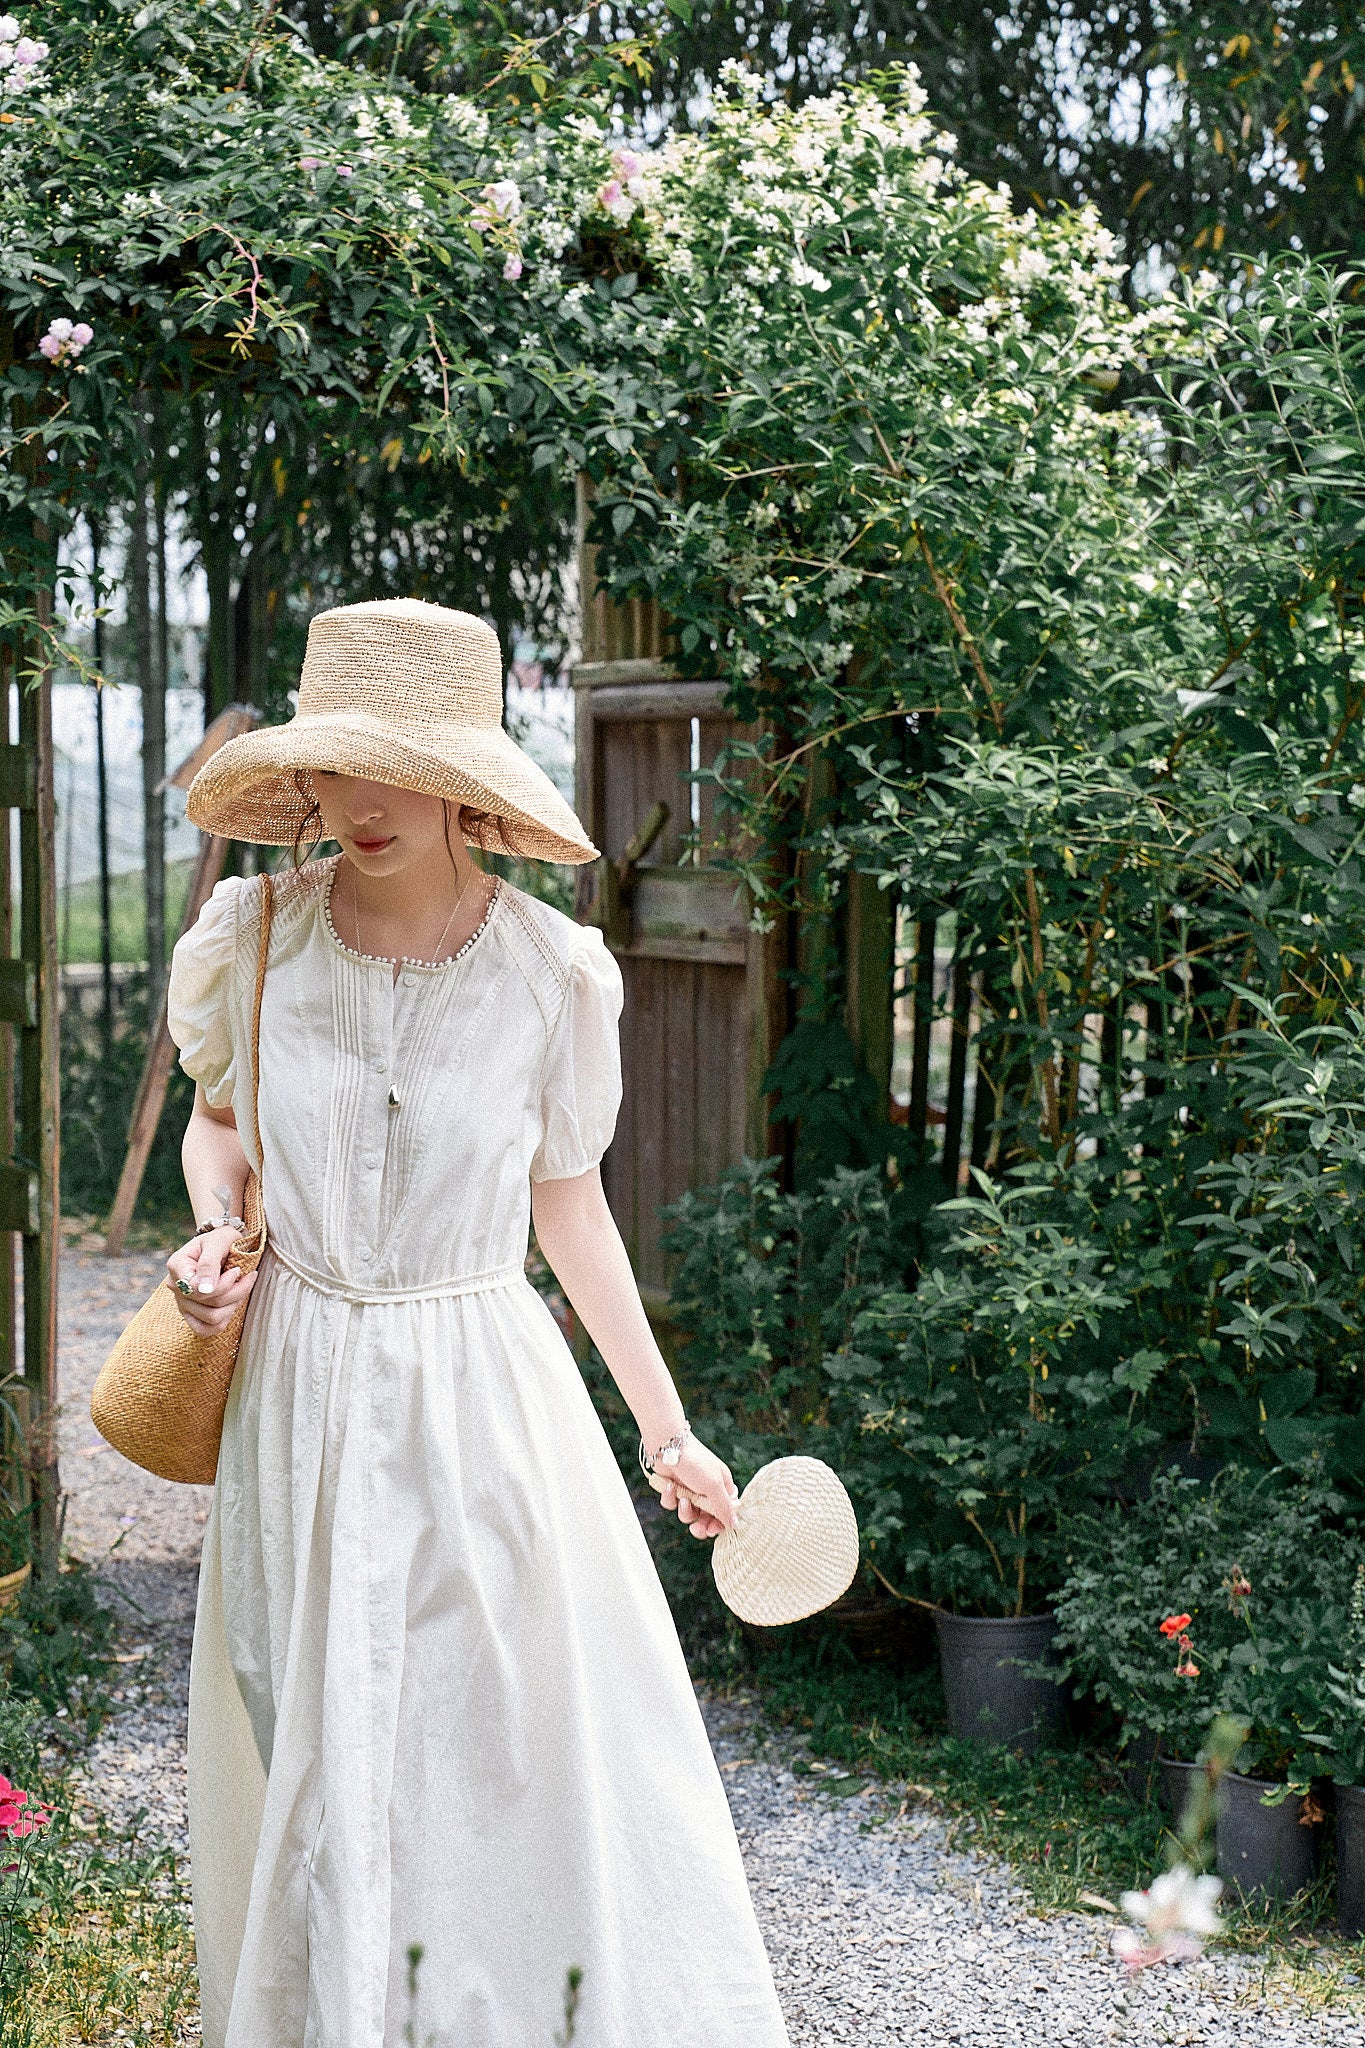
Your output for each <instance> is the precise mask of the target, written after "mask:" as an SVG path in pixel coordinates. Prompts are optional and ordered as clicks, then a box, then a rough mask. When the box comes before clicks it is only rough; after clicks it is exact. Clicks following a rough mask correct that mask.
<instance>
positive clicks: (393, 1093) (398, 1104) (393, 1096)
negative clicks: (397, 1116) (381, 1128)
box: [389, 1088, 403, 1109]
mask: <svg viewBox="0 0 1365 2048" xmlns="http://www.w3.org/2000/svg"><path fill="white" fill-rule="evenodd" d="M402 1107H403V1101H402V1097H401V1096H400V1095H399V1093H398V1090H397V1089H396V1088H390V1090H389V1108H390V1109H401V1108H402Z"/></svg>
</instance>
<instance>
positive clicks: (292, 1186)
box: [169, 861, 787, 2048]
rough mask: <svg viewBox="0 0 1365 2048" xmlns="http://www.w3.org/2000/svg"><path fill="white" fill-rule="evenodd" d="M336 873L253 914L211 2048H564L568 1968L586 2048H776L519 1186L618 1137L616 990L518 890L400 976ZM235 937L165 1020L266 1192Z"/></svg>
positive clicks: (212, 933) (208, 2014) (676, 1650)
mask: <svg viewBox="0 0 1365 2048" xmlns="http://www.w3.org/2000/svg"><path fill="white" fill-rule="evenodd" d="M334 872H335V867H334V863H333V862H329V861H326V862H317V863H314V864H310V865H309V866H307V867H305V868H304V869H302V870H301V871H300V872H299V873H298V874H296V875H295V874H290V875H288V876H286V877H285V878H283V879H282V880H281V881H280V882H279V883H278V884H277V900H276V911H275V922H274V928H273V932H272V937H271V945H270V961H269V970H268V973H267V976H266V986H265V1001H264V1006H263V1012H262V1024H261V1086H260V1108H261V1130H262V1138H263V1146H264V1153H265V1170H264V1175H263V1187H264V1194H265V1207H266V1214H267V1217H268V1221H269V1229H270V1250H269V1251H268V1253H267V1255H266V1258H265V1260H264V1261H263V1263H262V1267H261V1272H260V1275H259V1278H258V1280H257V1283H256V1287H255V1291H254V1293H253V1295H252V1297H251V1304H250V1308H249V1311H248V1315H247V1322H246V1329H245V1334H244V1337H243V1341H242V1348H241V1352H240V1355H239V1358H238V1364H237V1370H236V1374H235V1376H234V1379H233V1384H232V1391H231V1396H230V1399H229V1402H228V1408H227V1417H226V1421H225V1424H224V1429H223V1443H222V1451H221V1454H220V1457H219V1464H218V1480H217V1485H216V1487H215V1490H214V1498H213V1507H212V1512H211V1513H210V1516H209V1520H208V1526H207V1528H206V1531H205V1541H204V1554H203V1564H202V1568H201V1574H200V1585H199V1606H198V1615H197V1619H196V1624H195V1636H194V1657H193V1664H192V1670H191V1684H190V1728H189V1742H190V1847H191V1860H192V1868H193V1890H194V1913H195V1933H196V1940H197V1946H198V1953H199V1970H200V1980H201V1986H202V1997H203V2016H204V2040H205V2043H206V2048H400V2044H401V2043H403V2042H404V2041H405V2040H407V2039H412V2040H414V2041H415V2042H416V2043H418V2044H419V2048H428V2044H433V2048H552V2044H553V2042H554V2039H555V2035H556V2030H557V2029H558V2028H560V2027H561V2025H562V2022H563V2009H564V1987H565V1976H566V1971H567V1970H568V1968H569V1967H570V1966H571V1965H575V1964H576V1965H578V1966H579V1967H580V1968H581V1969H582V1971H583V1980H582V1989H581V1994H580V2003H579V2009H578V2021H577V2031H576V2035H575V2042H576V2048H685V2044H691V2043H697V2044H702V2043H704V2044H706V2048H786V2044H787V2033H786V2029H785V2027H784V2025H783V2021H782V2016H781V2012H780V2010H779V2007H778V2003H777V1998H776V1995H775V1992H774V1989H773V1983H772V1976H771V1972H770V1969H769V1965H768V1961H767V1957H766V1955H765V1953H764V1949H763V1943H762V1939H761V1937H760V1934H759V1931H758V1926H757V1923H756V1921H755V1918H754V1912H753V1907H752V1904H751V1901H750V1897H749V1892H748V1887H747V1884H746V1880H745V1876H744V1870H743V1866H742V1863H741V1860H740V1854H739V1846H738V1843H737V1841H736V1839H735V1832H734V1827H733V1824H732V1822H731V1819H730V1813H729V1808H728V1806H727V1803H726V1798H725V1791H724V1787H723V1785H722V1783H721V1779H720V1776H719V1773H718V1771H717V1768H716V1765H715V1761H714V1759H713V1757H712V1755H711V1751H710V1746H709V1743H708V1741H707V1736H706V1730H705V1727H704V1724H703V1722H702V1718H701V1713H700V1710H699V1708H698V1705H697V1701H696V1697H695V1695H694V1693H693V1689H692V1684H691V1680H690V1678H689V1675H688V1671H687V1666H686V1664H685V1662H684V1659H683V1654H682V1650H681V1648H680V1646H679V1643H678V1638H677V1634H676V1631H675V1629H674V1626H673V1622H672V1618H671V1616H670V1614H669V1610H668V1606H667V1603H666V1601H665V1599H664V1595H663V1591H662V1588H661V1587H660V1584H659V1580H658V1577H657V1575H656V1573H655V1570H654V1566H653V1562H652V1560H651V1558H650V1555H649V1550H648V1547H647V1545H646V1543H645V1539H644V1535H643V1533H642V1531H641V1528H640V1525H639V1522H638V1520H637V1518H636V1514H635V1510H634V1508H633V1506H632V1504H631V1499H630V1495H629V1492H628V1489H627V1487H626V1485H625V1482H624V1480H623V1479H622V1477H621V1473H620V1470H619V1468H618V1466H617V1464H616V1461H615V1459H614V1457H613V1456H612V1453H611V1450H610V1447H609V1445H608V1443H607V1440H606V1437H605V1435H604V1433H603V1430H602V1427H601V1424H600V1423H599V1421H598V1419H597V1416H596V1413H595V1411H594V1409H593V1407H592V1403H591V1400H590V1398H589V1396H588V1393H587V1390H586V1388H585V1386H584V1384H583V1381H582V1378H581V1377H580V1375H579V1373H578V1370H577V1368H576V1366H575V1364H574V1361H573V1358H572V1357H571V1355H570V1353H569V1351H568V1349H567V1347H566V1346H565V1344H564V1342H563V1339H562V1338H561V1336H560V1334H559V1332H558V1330H557V1328H556V1326H555V1323H554V1320H553V1318H552V1317H551V1315H550V1313H549V1311H548V1310H547V1309H546V1307H545V1305H544V1303H543V1302H542V1301H541V1300H540V1298H539V1296H538V1295H537V1294H536V1292H535V1291H534V1289H533V1288H532V1287H531V1285H530V1283H529V1282H528V1281H527V1280H526V1278H525V1276H524V1272H523V1263H524V1259H525V1253H526V1245H527V1234H528V1223H529V1214H530V1186H531V1182H532V1181H533V1180H537V1179H554V1178H557V1177H565V1176H571V1175H576V1174H581V1173H584V1172H586V1171H587V1170H588V1169H589V1168H591V1167H592V1166H594V1165H596V1163H597V1162H598V1160H599V1159H600V1158H601V1156H602V1153H603V1151H604V1150H605V1148H606V1146H607V1144H608V1143H609V1142H610V1139H611V1135H612V1130H613V1127H614V1124H615V1119H616V1111H617V1106H618V1102H619V1098H620V1067H619V1053H618V1046H617V1035H616V1024H617V1018H618V1016H619V1013H620V1008H621V981H620V974H619V971H618V969H617V967H616V964H615V962H614V961H613V960H612V958H611V956H610V954H609V953H608V952H607V951H606V949H605V947H604V946H603V944H602V941H601V938H600V935H599V934H597V933H596V932H592V931H586V930H583V929H582V928H580V927H579V926H577V925H575V924H573V923H572V922H571V921H570V920H569V919H568V918H565V917H562V916H561V915H560V914H559V913H558V912H557V911H553V910H551V909H549V908H548V907H547V906H546V905H544V904H542V903H539V902H536V901H535V900H534V899H532V898H530V897H527V896H525V895H523V894H521V893H520V892H519V891H517V890H515V889H513V888H511V887H509V886H508V885H507V884H506V883H502V884H500V885H499V887H498V890H497V894H496V896H495V898H494V900H493V904H492V907H491V909H490V912H489V915H488V917H487V919H486V921H485V923H484V925H483V926H482V927H481V929H480V931H479V932H478V934H476V936H475V938H474V939H473V941H472V942H471V943H470V945H469V946H467V947H466V948H465V949H464V950H463V952H462V954H461V956H460V957H459V958H458V959H457V960H454V961H451V962H448V963H446V964H445V965H442V966H439V967H423V966H417V965H412V966H405V967H404V969H403V970H402V972H401V973H400V975H399V977H398V981H397V984H396V985H394V983H393V981H392V976H391V969H390V967H389V965H388V963H387V962H382V961H375V960H370V959H367V958H365V957H364V956H363V955H361V954H359V953H355V952H352V951H351V950H349V949H348V948H346V947H344V946H343V945H342V944H341V943H340V941H339V940H338V939H337V937H336V933H335V930H334V929H333V926H332V923H331V919H330V916H329V914H328V895H329V891H330V886H331V880H332V876H333V873H334ZM259 917H260V885H259V883H258V882H254V881H248V882H242V881H229V882H223V883H220V884H219V886H218V888H217V889H216V890H215V891H214V893H213V897H212V899H211V901H210V902H209V903H208V904H207V905H206V907H205V909H204V911H203V913H202V915H201V917H200V919H199V921H198V923H197V924H196V925H195V927H194V929H193V930H192V931H191V932H189V933H188V934H187V935H186V936H185V937H184V938H183V939H182V940H181V941H180V943H179V945H178V946H177V947H176V949H175V959H174V964H173V968H172V973H171V983H170V998H169V1009H170V1023H171V1031H172V1034H173V1036H174V1038H175V1040H176V1043H177V1044H178V1045H179V1046H180V1048H181V1063H182V1065H183V1066H184V1067H185V1068H186V1070H187V1072H189V1073H190V1074H191V1075H193V1076H194V1078H195V1079H196V1080H197V1081H199V1082H201V1083H202V1084H203V1087H204V1090H205V1093H206V1095H207V1097H208V1099H209V1101H210V1102H211V1103H213V1104H214V1105H215V1106H221V1105H223V1104H227V1103H231V1104H232V1105H233V1107H234V1109H235V1111H236V1116H237V1123H238V1128H239V1130H240V1132H241V1136H242V1141H243V1145H244V1148H245V1150H246V1152H247V1155H248V1157H249V1158H251V1159H252V1161H253V1164H254V1163H256V1161H255V1150H256V1148H255V1134H254V1131H253V1127H252V1120H251V1076H250V1071H249V1069H250V1015H251V1002H252V992H253V985H254V980H255V964H256V952H257V938H258V934H259ZM391 1091H392V1093H393V1095H394V1096H396V1097H397V1103H396V1105H394V1104H392V1103H391V1099H390V1097H391ZM414 1947H417V1948H420V1950H421V1958H420V1964H419V1966H418V1969H417V1991H416V1998H415V2004H414V2003H413V2002H412V2000H411V1995H410V1991H409V1977H410V1962H409V1955H410V1951H411V1950H412V1949H413V1948H414ZM409 2021H411V2022H412V2028H413V2031H412V2034H411V2036H409V2035H407V2034H406V2033H405V2028H406V2027H407V2025H408V2024H409Z"/></svg>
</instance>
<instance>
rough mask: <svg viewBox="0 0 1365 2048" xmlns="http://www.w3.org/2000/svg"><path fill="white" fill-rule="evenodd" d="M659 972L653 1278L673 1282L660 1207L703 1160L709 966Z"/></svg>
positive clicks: (650, 1275) (688, 1182) (670, 966)
mask: <svg viewBox="0 0 1365 2048" xmlns="http://www.w3.org/2000/svg"><path fill="white" fill-rule="evenodd" d="M654 971H655V973H656V974H657V975H658V976H659V977H660V979H661V981H662V982H663V988H664V1006H663V1007H664V1017H665V1024H664V1030H665V1034H666V1051H665V1065H664V1076H665V1092H664V1147H663V1159H662V1161H661V1166H662V1174H661V1179H662V1187H661V1190H660V1193H659V1195H658V1197H657V1198H656V1207H655V1224H654V1240H655V1249H654V1255H653V1258H652V1260H651V1261H650V1262H649V1264H648V1265H647V1267H646V1274H647V1277H648V1278H649V1279H651V1280H657V1281H660V1282H661V1283H665V1284H666V1283H667V1281H668V1277H669V1274H668V1260H667V1258H666V1256H665V1254H664V1253H663V1252H662V1251H660V1250H658V1249H657V1243H658V1232H659V1225H658V1221H657V1213H658V1206H659V1204H660V1203H663V1202H675V1201H676V1200H677V1199H678V1197H679V1195H681V1194H684V1193H685V1192H686V1190H687V1189H688V1188H689V1187H691V1186H692V1185H693V1182H694V1180H695V1178H696V1161H697V1067H698V1064H699V1057H698V1056H699V1054H701V1055H702V1056H705V1055H704V1048H702V1047H700V1046H699V1045H698V1043H697V980H698V977H699V976H700V975H701V974H704V973H705V971H706V970H705V969H704V968H701V967H689V966H685V965H683V964H681V963H679V962H674V963H671V964H665V963H664V962H662V961H661V962H660V963H659V964H658V966H656V968H655V970H654Z"/></svg>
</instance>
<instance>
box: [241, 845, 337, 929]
mask: <svg viewBox="0 0 1365 2048" xmlns="http://www.w3.org/2000/svg"><path fill="white" fill-rule="evenodd" d="M336 865H337V856H335V855H333V857H332V858H331V859H330V860H309V861H305V862H304V863H303V865H302V867H297V868H296V867H293V866H292V865H291V866H288V867H284V868H281V869H280V870H279V872H278V873H277V874H273V875H272V876H271V877H270V938H271V944H272V947H273V945H274V944H275V942H276V940H278V939H282V938H287V936H288V935H289V933H291V932H292V931H294V929H295V928H296V927H297V926H299V925H301V924H305V923H307V922H308V920H309V919H310V918H311V917H312V916H313V915H314V913H315V912H316V911H317V909H318V907H319V905H320V904H322V903H323V902H324V901H325V900H326V896H327V892H328V889H329V888H330V886H331V881H332V876H333V874H334V872H335V870H336ZM244 886H245V887H246V888H247V889H249V890H251V891H252V894H251V896H250V898H249V899H247V900H244V901H243V906H242V914H243V922H244V928H246V926H247V925H248V924H249V926H250V930H251V932H252V935H253V937H254V936H255V934H256V933H257V932H258V931H259V930H260V919H261V908H262V902H263V896H264V888H263V882H262V878H261V877H260V876H259V875H257V876H255V877H253V879H252V880H251V881H250V882H248V883H246V884H245V885H244Z"/></svg>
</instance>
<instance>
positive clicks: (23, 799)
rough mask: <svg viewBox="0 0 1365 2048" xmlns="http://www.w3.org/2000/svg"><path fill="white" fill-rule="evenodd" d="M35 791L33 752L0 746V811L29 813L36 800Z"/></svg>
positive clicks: (23, 748) (28, 749)
mask: <svg viewBox="0 0 1365 2048" xmlns="http://www.w3.org/2000/svg"><path fill="white" fill-rule="evenodd" d="M37 789H38V782H37V758H36V756H35V755H34V753H33V750H32V749H31V748H30V747H9V746H0V810H8V811H31V810H32V809H33V807H34V805H35V804H36V802H37V800H38V799H37Z"/></svg>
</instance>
